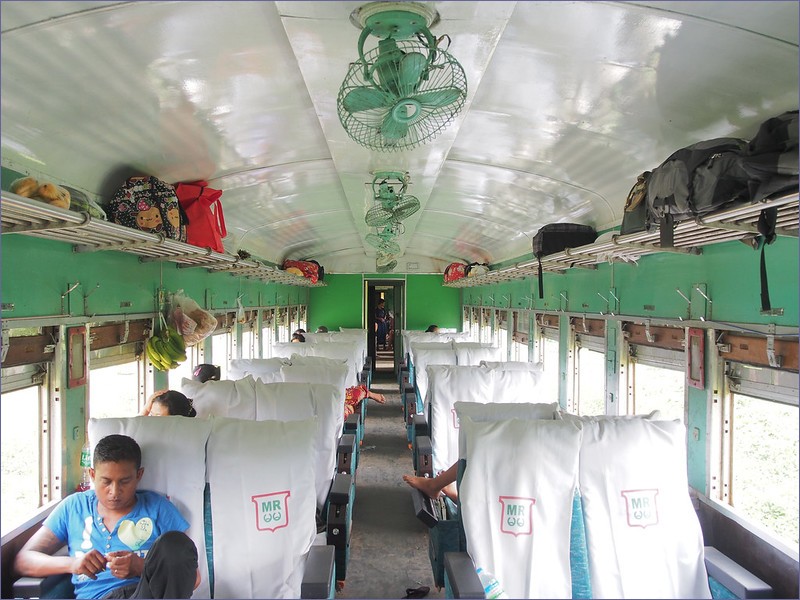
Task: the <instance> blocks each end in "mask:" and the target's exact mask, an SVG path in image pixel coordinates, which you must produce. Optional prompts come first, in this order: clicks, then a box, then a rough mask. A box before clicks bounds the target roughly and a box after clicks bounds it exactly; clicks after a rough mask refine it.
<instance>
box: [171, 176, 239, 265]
mask: <svg viewBox="0 0 800 600" xmlns="http://www.w3.org/2000/svg"><path fill="white" fill-rule="evenodd" d="M175 195H176V196H177V197H178V201H179V202H180V205H181V208H183V210H184V212H185V213H186V216H187V217H188V219H189V222H188V224H187V225H186V243H188V244H192V245H193V246H200V247H201V248H211V249H212V250H213V251H214V252H219V253H224V252H225V246H223V244H222V239H223V238H224V237H225V236H226V235H228V231H227V229H226V228H225V216H224V215H223V214H222V203H221V202H220V197H221V196H222V191H221V190H215V189H213V188H210V187H208V182H206V181H194V182H192V183H179V184H177V185H176V186H175Z"/></svg>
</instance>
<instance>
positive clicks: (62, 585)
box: [11, 573, 75, 598]
mask: <svg viewBox="0 0 800 600" xmlns="http://www.w3.org/2000/svg"><path fill="white" fill-rule="evenodd" d="M11 591H12V593H13V595H14V598H74V597H75V588H74V587H73V586H72V575H70V574H69V573H62V574H60V575H49V576H48V577H20V578H19V579H17V580H16V581H15V582H14V583H13V584H12V586H11Z"/></svg>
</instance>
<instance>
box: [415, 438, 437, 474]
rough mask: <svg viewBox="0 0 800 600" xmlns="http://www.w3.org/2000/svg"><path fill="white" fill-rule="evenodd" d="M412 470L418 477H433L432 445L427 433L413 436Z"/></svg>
mask: <svg viewBox="0 0 800 600" xmlns="http://www.w3.org/2000/svg"><path fill="white" fill-rule="evenodd" d="M414 470H415V471H416V472H417V476H418V477H433V446H432V445H431V438H429V437H428V436H427V435H421V436H419V437H416V438H414Z"/></svg>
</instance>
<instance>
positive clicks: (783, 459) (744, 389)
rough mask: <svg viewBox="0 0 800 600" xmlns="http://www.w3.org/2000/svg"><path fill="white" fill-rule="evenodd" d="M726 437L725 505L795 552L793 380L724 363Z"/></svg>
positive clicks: (797, 502) (797, 501) (799, 428)
mask: <svg viewBox="0 0 800 600" xmlns="http://www.w3.org/2000/svg"><path fill="white" fill-rule="evenodd" d="M726 371H727V377H726V381H727V386H728V390H729V398H728V401H729V402H730V415H731V417H730V421H731V424H732V426H731V433H732V435H730V436H729V437H728V438H727V439H728V443H727V444H726V446H725V449H724V450H723V451H724V452H725V453H727V454H728V459H729V464H730V475H729V485H728V489H729V493H728V497H727V501H728V503H729V504H730V505H731V506H733V507H734V510H735V511H736V512H737V513H740V514H742V515H743V516H744V517H745V518H747V519H748V520H750V521H754V522H756V523H758V524H759V525H760V526H762V527H764V528H765V529H767V530H768V531H769V532H771V533H772V534H773V535H775V536H776V537H777V538H778V539H781V540H783V541H784V542H786V543H787V544H789V545H790V546H792V547H794V548H796V547H797V544H798V542H799V541H800V536H799V535H798V516H800V515H798V506H800V498H799V497H798V487H799V486H800V480H799V479H800V478H799V477H798V472H799V469H800V465H799V464H798V439H800V425H799V424H798V417H800V414H798V406H797V403H798V381H797V374H796V373H791V372H787V371H780V370H777V369H768V368H759V367H747V366H745V365H740V364H736V363H733V364H731V363H728V364H727V365H726Z"/></svg>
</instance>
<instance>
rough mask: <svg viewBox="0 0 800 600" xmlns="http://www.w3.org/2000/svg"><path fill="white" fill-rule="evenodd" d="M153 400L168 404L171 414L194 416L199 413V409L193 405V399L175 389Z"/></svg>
mask: <svg viewBox="0 0 800 600" xmlns="http://www.w3.org/2000/svg"><path fill="white" fill-rule="evenodd" d="M153 402H158V403H159V404H163V405H164V406H166V407H167V410H168V411H169V414H170V416H172V415H178V416H180V417H194V416H196V415H197V411H196V410H195V409H194V407H193V406H192V401H191V400H189V399H188V398H187V397H186V396H184V395H183V394H181V393H180V392H176V391H175V390H169V391H167V392H164V393H163V394H161V395H160V396H156V397H155V398H153Z"/></svg>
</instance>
